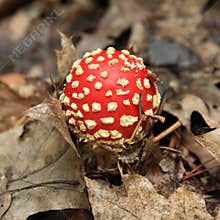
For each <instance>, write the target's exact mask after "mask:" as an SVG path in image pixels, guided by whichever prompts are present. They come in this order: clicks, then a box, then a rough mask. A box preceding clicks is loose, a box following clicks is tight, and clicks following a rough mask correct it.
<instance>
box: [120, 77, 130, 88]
mask: <svg viewBox="0 0 220 220" xmlns="http://www.w3.org/2000/svg"><path fill="white" fill-rule="evenodd" d="M117 84H119V85H121V86H123V87H125V86H127V85H128V84H129V81H128V80H127V79H125V78H119V79H118V81H117Z"/></svg>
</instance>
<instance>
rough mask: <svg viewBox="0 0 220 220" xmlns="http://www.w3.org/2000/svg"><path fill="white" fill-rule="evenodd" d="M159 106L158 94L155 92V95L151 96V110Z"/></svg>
mask: <svg viewBox="0 0 220 220" xmlns="http://www.w3.org/2000/svg"><path fill="white" fill-rule="evenodd" d="M159 105H160V94H159V93H158V92H157V94H156V95H154V96H153V108H157V107H158V106H159Z"/></svg>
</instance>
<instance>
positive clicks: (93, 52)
mask: <svg viewBox="0 0 220 220" xmlns="http://www.w3.org/2000/svg"><path fill="white" fill-rule="evenodd" d="M101 52H102V49H100V48H98V49H96V50H94V51H92V52H91V54H92V55H97V54H99V53H101Z"/></svg>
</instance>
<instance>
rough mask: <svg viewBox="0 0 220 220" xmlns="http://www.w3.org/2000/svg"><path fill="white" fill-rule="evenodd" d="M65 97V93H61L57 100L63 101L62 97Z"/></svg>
mask: <svg viewBox="0 0 220 220" xmlns="http://www.w3.org/2000/svg"><path fill="white" fill-rule="evenodd" d="M64 98H65V94H64V93H62V94H61V95H60V98H59V100H60V101H61V102H62V103H63V99H64Z"/></svg>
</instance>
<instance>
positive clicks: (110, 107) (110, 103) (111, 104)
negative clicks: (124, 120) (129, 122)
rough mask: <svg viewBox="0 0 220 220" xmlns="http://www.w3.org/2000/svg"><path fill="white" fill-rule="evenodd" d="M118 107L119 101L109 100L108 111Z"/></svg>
mask: <svg viewBox="0 0 220 220" xmlns="http://www.w3.org/2000/svg"><path fill="white" fill-rule="evenodd" d="M117 108H118V103H117V102H109V103H108V111H109V112H113V111H115V110H116V109H117Z"/></svg>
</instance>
